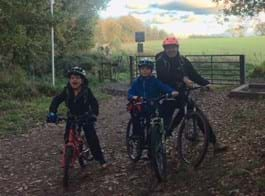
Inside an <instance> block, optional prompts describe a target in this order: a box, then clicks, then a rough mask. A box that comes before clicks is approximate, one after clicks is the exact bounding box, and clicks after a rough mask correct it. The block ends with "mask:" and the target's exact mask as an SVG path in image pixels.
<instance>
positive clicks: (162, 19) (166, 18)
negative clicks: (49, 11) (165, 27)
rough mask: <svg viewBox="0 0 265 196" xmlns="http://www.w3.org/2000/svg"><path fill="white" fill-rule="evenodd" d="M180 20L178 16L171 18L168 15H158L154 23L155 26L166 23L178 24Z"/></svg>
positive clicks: (154, 18) (153, 20)
mask: <svg viewBox="0 0 265 196" xmlns="http://www.w3.org/2000/svg"><path fill="white" fill-rule="evenodd" d="M178 20H179V18H178V17H176V16H170V15H166V14H157V15H155V16H154V17H153V19H152V23H153V24H166V23H172V22H177V21H178Z"/></svg>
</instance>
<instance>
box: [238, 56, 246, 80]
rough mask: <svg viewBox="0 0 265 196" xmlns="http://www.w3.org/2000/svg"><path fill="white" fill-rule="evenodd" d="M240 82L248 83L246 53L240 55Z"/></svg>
mask: <svg viewBox="0 0 265 196" xmlns="http://www.w3.org/2000/svg"><path fill="white" fill-rule="evenodd" d="M239 61H240V84H245V83H246V63H245V55H240V57H239Z"/></svg>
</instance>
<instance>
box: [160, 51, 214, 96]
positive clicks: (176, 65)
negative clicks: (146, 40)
mask: <svg viewBox="0 0 265 196" xmlns="http://www.w3.org/2000/svg"><path fill="white" fill-rule="evenodd" d="M156 74H157V78H158V79H159V80H161V81H162V82H163V83H165V84H168V85H169V86H171V87H172V88H174V89H176V90H178V91H180V90H182V89H183V86H184V82H183V78H184V76H187V77H188V78H189V79H190V80H192V81H193V82H195V83H197V84H199V85H202V86H205V85H207V84H209V81H208V80H206V79H204V78H203V77H201V76H200V75H199V74H198V72H197V71H196V70H195V69H194V68H193V66H192V64H191V63H190V61H189V60H188V59H187V58H185V57H184V56H180V55H177V56H176V57H174V58H169V57H168V56H167V55H166V53H165V52H161V53H159V54H158V55H156Z"/></svg>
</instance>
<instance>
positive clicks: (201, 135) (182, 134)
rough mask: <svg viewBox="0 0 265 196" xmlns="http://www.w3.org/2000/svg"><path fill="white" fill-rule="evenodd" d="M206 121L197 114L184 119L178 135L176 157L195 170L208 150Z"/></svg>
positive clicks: (194, 113)
mask: <svg viewBox="0 0 265 196" xmlns="http://www.w3.org/2000/svg"><path fill="white" fill-rule="evenodd" d="M208 137H209V136H208V127H207V123H206V119H205V118H204V117H203V116H202V115H201V114H200V113H199V112H191V113H189V114H188V115H187V116H185V117H184V120H183V121H182V124H181V126H180V130H179V134H178V144H177V150H178V155H179V157H180V159H181V160H182V161H184V163H186V164H188V165H190V166H192V167H194V168H197V167H198V166H199V165H200V164H201V163H202V161H203V159H204V157H205V155H206V153H207V148H208V143H209V140H208Z"/></svg>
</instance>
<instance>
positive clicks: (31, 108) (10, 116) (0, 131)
mask: <svg viewBox="0 0 265 196" xmlns="http://www.w3.org/2000/svg"><path fill="white" fill-rule="evenodd" d="M1 74H2V75H5V74H3V73H1ZM18 75H21V74H13V78H12V80H11V78H3V79H1V80H0V87H1V95H0V99H1V101H0V136H5V135H9V134H21V133H25V132H27V130H28V129H30V128H32V127H34V126H36V125H39V124H42V123H45V121H46V116H47V114H48V110H49V105H50V103H51V100H52V97H53V96H54V95H56V94H58V93H60V92H61V91H62V89H63V87H64V86H65V84H66V80H65V79H64V78H62V79H57V81H56V87H51V84H50V83H47V81H46V80H41V79H39V81H35V82H33V81H28V80H27V79H26V78H24V76H23V74H22V78H20V77H21V76H18ZM17 77H19V80H16V78H17ZM17 81H19V82H17ZM10 82H12V83H10ZM100 85H101V84H100V83H98V82H96V81H95V80H94V79H93V78H92V79H91V85H90V86H91V88H92V91H93V93H94V95H95V96H96V98H97V99H98V100H104V99H108V98H109V96H107V95H105V94H103V93H102V92H101V91H100V88H99V87H100ZM66 110H67V109H66V107H65V104H64V103H62V104H61V105H60V107H59V109H58V114H59V115H65V114H66Z"/></svg>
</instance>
